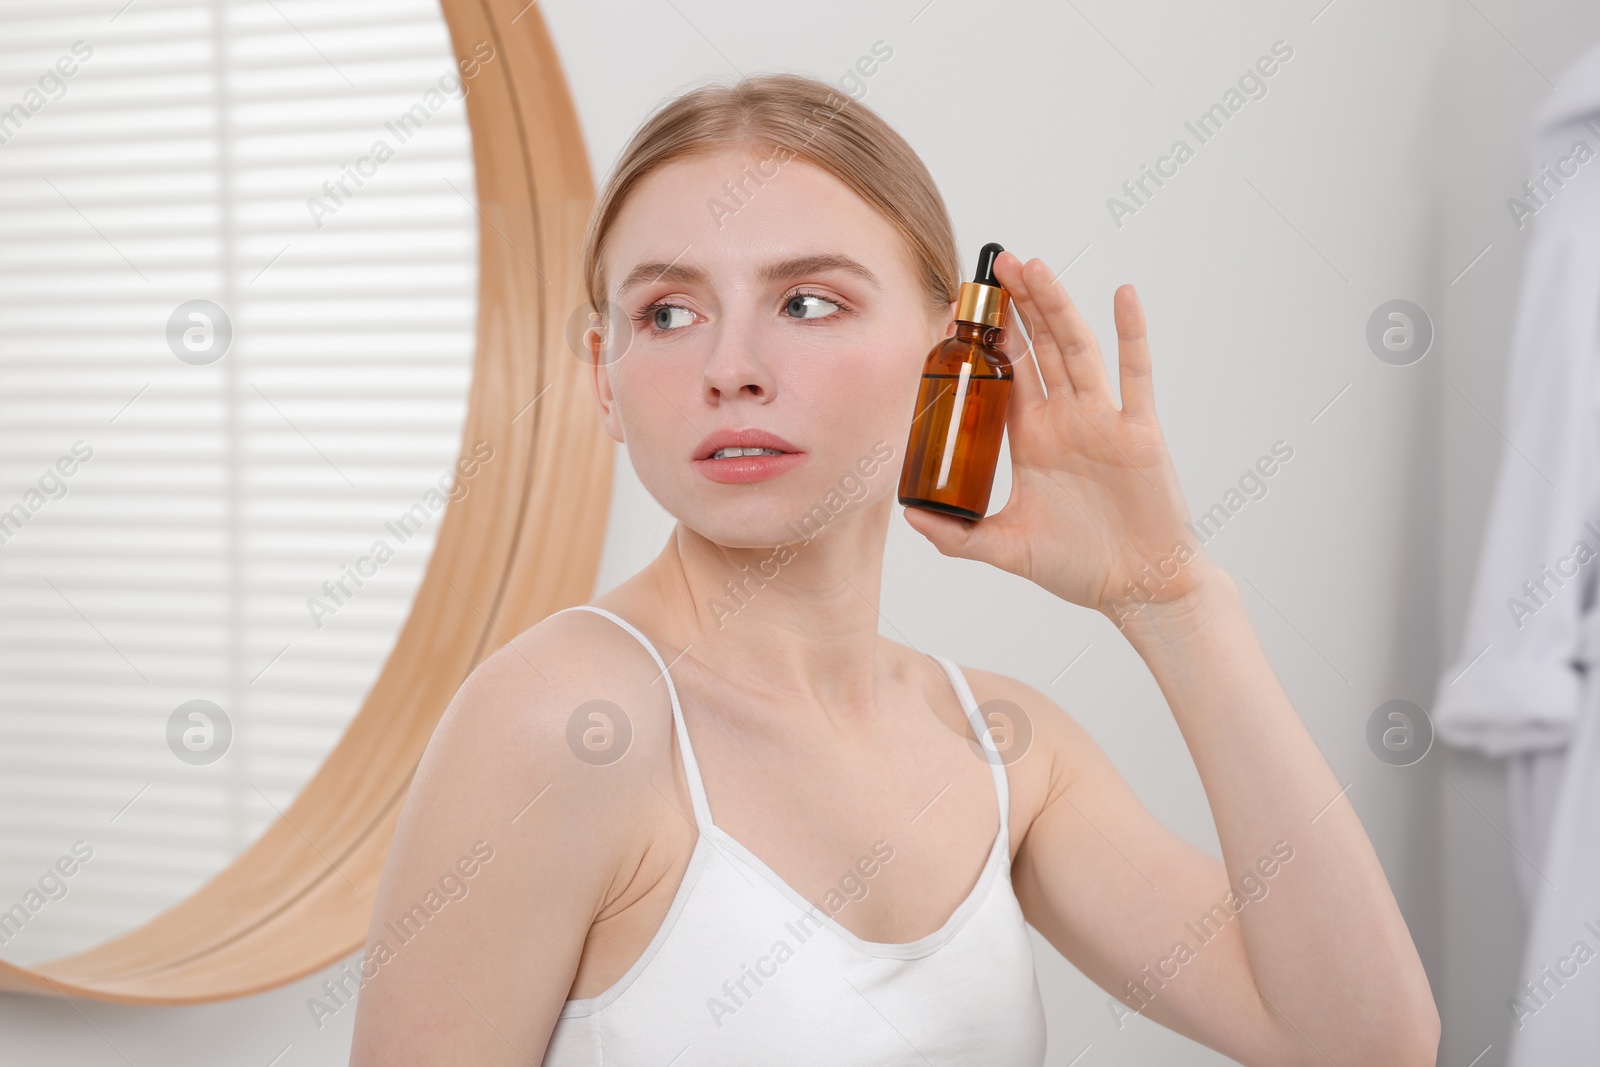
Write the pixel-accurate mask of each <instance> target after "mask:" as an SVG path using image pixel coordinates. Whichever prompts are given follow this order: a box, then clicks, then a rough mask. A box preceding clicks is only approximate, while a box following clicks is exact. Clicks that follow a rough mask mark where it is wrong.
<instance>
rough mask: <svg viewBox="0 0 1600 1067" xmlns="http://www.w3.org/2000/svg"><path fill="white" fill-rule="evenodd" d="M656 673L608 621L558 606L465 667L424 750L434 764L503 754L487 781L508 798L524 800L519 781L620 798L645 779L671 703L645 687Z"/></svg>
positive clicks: (665, 734) (665, 736) (663, 738)
mask: <svg viewBox="0 0 1600 1067" xmlns="http://www.w3.org/2000/svg"><path fill="white" fill-rule="evenodd" d="M656 673H657V668H656V667H655V666H654V663H653V661H652V660H651V658H650V656H649V653H647V652H646V651H645V650H644V648H643V647H642V646H641V645H640V644H639V643H638V642H637V641H636V640H635V639H634V638H633V637H632V636H630V635H629V634H628V633H626V632H625V631H623V630H622V628H621V627H619V626H617V625H616V623H614V622H611V621H610V620H608V619H605V618H602V617H601V616H599V615H597V614H595V613H594V612H590V611H566V612H558V613H556V614H553V615H550V616H547V617H546V618H544V619H542V620H541V621H540V622H538V623H537V624H535V625H534V626H531V627H529V628H528V629H526V630H524V631H523V632H522V633H520V634H518V635H517V636H516V637H515V638H513V639H512V640H511V641H509V642H507V643H506V644H505V645H503V646H502V647H501V648H500V649H498V650H497V651H495V652H494V653H493V654H491V655H489V656H488V657H486V658H485V659H484V660H483V662H481V663H479V664H478V666H477V667H476V668H474V669H473V670H472V672H471V673H470V674H469V675H468V676H467V678H466V679H465V680H464V681H463V682H462V684H461V687H460V688H459V689H458V690H457V692H456V695H455V697H454V698H453V699H452V700H451V702H450V705H449V707H447V708H446V710H445V712H444V714H443V715H442V716H441V717H440V720H439V724H438V726H437V727H436V728H435V730H434V735H433V738H432V739H431V740H430V742H429V746H428V747H429V751H430V753H431V752H434V751H435V750H437V751H438V754H439V755H438V760H439V761H450V762H461V761H463V760H466V759H471V760H481V759H484V758H488V759H490V760H491V761H492V762H493V763H494V764H497V765H498V764H501V763H502V762H503V761H509V766H508V768H507V769H508V773H507V774H505V775H504V776H503V777H501V778H500V779H499V780H498V781H497V782H496V783H495V784H497V785H500V786H503V787H505V788H506V789H508V790H510V792H509V793H508V795H507V797H506V799H507V800H515V799H516V798H517V797H519V796H520V797H521V798H522V800H523V801H524V802H526V801H528V800H531V799H532V794H527V795H524V794H526V788H524V787H525V786H527V785H537V786H539V787H541V788H542V787H543V786H545V785H551V786H554V785H557V784H566V785H568V786H571V787H578V788H585V787H593V788H594V790H595V791H596V792H598V793H603V794H605V795H606V796H610V797H618V796H620V795H624V794H625V793H626V792H627V790H626V789H624V788H620V787H623V786H625V785H626V784H628V783H630V782H631V783H633V784H636V785H644V784H646V780H647V777H648V770H649V767H650V764H651V760H650V758H649V757H650V755H651V752H652V749H655V750H656V751H661V750H660V748H659V746H661V745H662V744H663V743H665V742H668V741H669V740H670V732H669V730H667V729H664V728H663V725H664V724H663V719H665V720H666V724H665V725H670V711H669V713H668V714H667V715H665V716H664V715H662V714H659V713H658V712H659V711H660V710H661V709H662V708H668V709H670V701H669V699H668V698H667V696H666V693H665V690H664V688H663V687H662V686H660V685H658V684H652V682H653V679H654V678H655V675H656ZM658 705H659V707H658ZM423 762H424V764H425V765H426V764H427V763H428V762H429V761H428V759H427V757H425V758H424V761H423ZM476 766H477V767H478V768H479V769H480V770H481V769H482V768H483V766H484V765H483V764H481V763H478V764H476ZM517 768H525V769H526V770H527V771H529V772H532V773H533V777H532V778H531V779H530V778H529V777H528V776H527V775H526V774H524V773H521V771H519V770H517ZM599 771H604V772H605V773H604V775H603V778H602V777H597V776H596V774H597V772H599ZM422 773H423V768H421V767H419V769H418V774H419V775H421V774H422ZM602 787H603V788H602ZM603 800H604V797H599V796H597V797H596V798H595V801H596V802H597V803H599V802H603ZM520 810H521V809H520V807H519V808H518V809H515V810H513V812H512V813H511V814H516V811H520Z"/></svg>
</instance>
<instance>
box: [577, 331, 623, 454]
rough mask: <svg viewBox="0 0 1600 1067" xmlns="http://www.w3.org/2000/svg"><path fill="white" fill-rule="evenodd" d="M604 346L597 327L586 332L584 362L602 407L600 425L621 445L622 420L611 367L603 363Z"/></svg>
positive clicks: (584, 335) (584, 336)
mask: <svg viewBox="0 0 1600 1067" xmlns="http://www.w3.org/2000/svg"><path fill="white" fill-rule="evenodd" d="M603 345H604V338H603V335H602V334H601V332H600V329H599V328H598V327H597V326H596V327H591V328H590V329H587V330H585V331H584V333H583V351H584V362H585V363H586V364H588V370H589V385H590V387H591V388H593V390H594V397H595V400H596V401H597V402H598V403H599V405H600V425H601V426H603V427H605V431H606V433H607V434H609V435H610V437H611V439H612V440H613V441H615V442H617V443H618V444H621V443H622V441H623V435H622V419H621V417H620V416H619V415H618V413H617V396H616V393H615V392H613V391H612V388H611V373H610V367H609V365H608V364H606V363H603V362H602V361H601V359H602V357H601V348H602V346H603Z"/></svg>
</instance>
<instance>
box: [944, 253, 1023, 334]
mask: <svg viewBox="0 0 1600 1067" xmlns="http://www.w3.org/2000/svg"><path fill="white" fill-rule="evenodd" d="M1004 251H1005V248H1003V247H1002V246H1000V245H999V244H996V243H995V242H993V241H990V242H989V243H988V244H986V245H984V246H983V248H982V250H981V251H979V252H978V271H977V274H976V275H975V276H974V277H973V279H972V281H970V282H962V283H961V289H960V291H959V292H958V293H957V295H956V315H955V317H956V318H957V319H958V320H960V321H962V322H970V323H974V324H976V325H978V326H1004V325H1005V319H1006V307H1007V305H1009V304H1010V303H1011V294H1010V293H1008V292H1006V290H1005V288H1004V287H1003V286H1002V285H1001V284H1000V281H999V279H997V278H996V277H995V276H994V261H995V257H997V256H999V255H1000V253H1001V252H1004Z"/></svg>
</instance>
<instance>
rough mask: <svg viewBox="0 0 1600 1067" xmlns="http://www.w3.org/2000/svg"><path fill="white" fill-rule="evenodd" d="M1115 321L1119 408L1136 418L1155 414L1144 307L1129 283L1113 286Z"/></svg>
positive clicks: (1154, 393)
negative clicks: (1119, 391) (1120, 406)
mask: <svg viewBox="0 0 1600 1067" xmlns="http://www.w3.org/2000/svg"><path fill="white" fill-rule="evenodd" d="M1112 306H1113V309H1114V314H1115V318H1116V321H1117V364H1118V367H1119V368H1120V369H1119V372H1118V375H1119V376H1118V381H1119V382H1120V383H1121V386H1122V410H1123V412H1124V413H1125V414H1128V415H1132V416H1135V417H1138V418H1154V417H1155V414H1156V392H1155V382H1154V379H1153V378H1152V377H1151V372H1150V343H1149V338H1148V337H1147V336H1146V334H1145V321H1144V307H1143V306H1142V305H1141V304H1140V301H1139V294H1138V292H1137V291H1135V290H1134V288H1133V286H1131V285H1122V286H1119V287H1118V288H1117V292H1116V295H1115V296H1113V297H1112Z"/></svg>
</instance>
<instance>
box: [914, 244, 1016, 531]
mask: <svg viewBox="0 0 1600 1067" xmlns="http://www.w3.org/2000/svg"><path fill="white" fill-rule="evenodd" d="M1003 251H1005V250H1004V249H1003V248H1001V247H1000V246H999V245H997V244H994V243H993V242H991V243H989V244H986V245H984V246H983V250H982V251H981V252H980V253H978V271H977V274H976V276H975V277H974V278H973V280H972V281H970V282H962V283H961V291H960V293H959V294H958V295H957V297H956V315H955V319H956V332H955V334H954V336H952V337H947V338H946V339H944V340H943V341H940V342H939V343H938V344H936V345H934V346H933V351H931V352H929V353H928V359H927V362H926V363H924V364H923V367H922V386H921V388H919V389H918V390H917V407H916V410H915V412H914V413H913V415H914V418H913V420H912V423H911V436H910V439H909V440H908V441H907V442H906V453H905V455H906V461H905V465H904V466H903V467H901V469H900V503H902V504H904V505H905V506H906V507H908V508H927V509H928V510H929V511H942V512H944V513H946V514H948V515H959V516H960V517H962V518H965V519H981V518H983V516H984V514H985V512H987V510H988V507H989V491H990V489H992V488H993V487H994V471H995V466H996V465H997V464H998V463H999V462H1000V442H1001V435H1002V434H1003V433H1004V431H1005V425H1006V407H1007V405H1008V404H1009V403H1010V400H1011V380H1012V374H1011V361H1010V360H1009V359H1008V358H1006V355H1005V353H1003V352H1001V351H1000V350H999V345H1000V342H1001V340H1002V339H1003V337H1004V335H1005V334H1004V326H1005V321H1006V308H1007V307H1008V306H1009V305H1010V303H1011V294H1010V293H1008V292H1006V291H1005V289H1003V288H1001V286H1000V283H999V282H998V281H996V280H995V276H994V260H995V257H996V256H998V255H999V254H1000V253H1001V252H1003Z"/></svg>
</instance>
